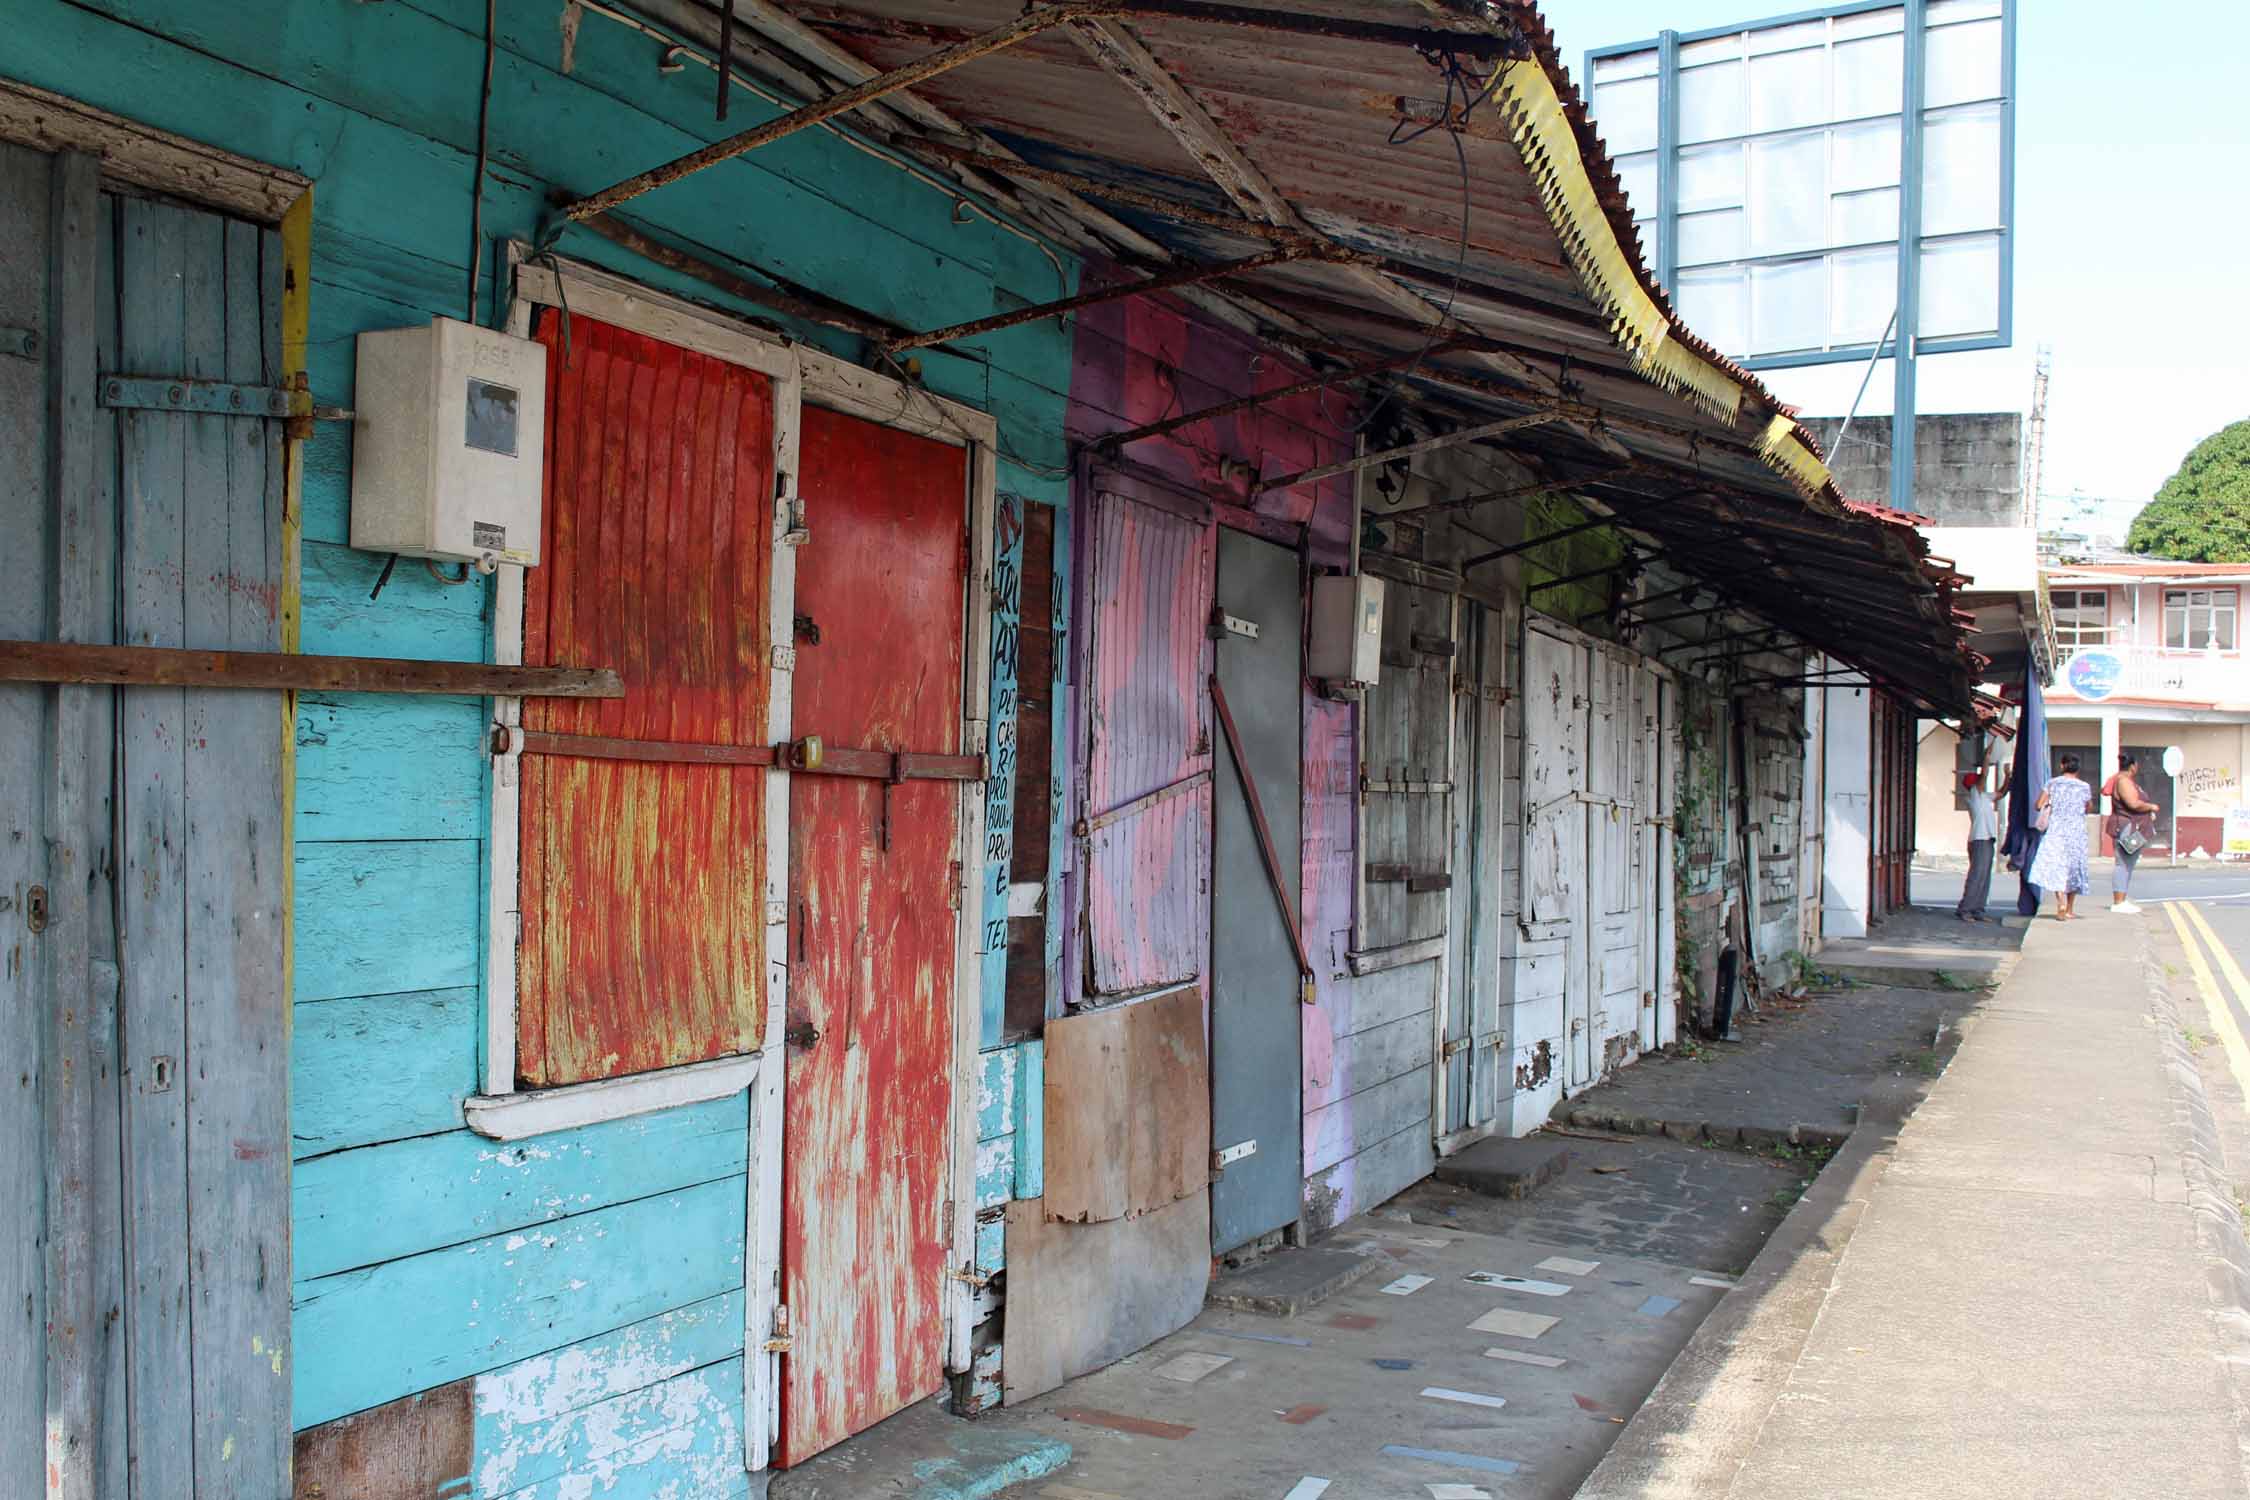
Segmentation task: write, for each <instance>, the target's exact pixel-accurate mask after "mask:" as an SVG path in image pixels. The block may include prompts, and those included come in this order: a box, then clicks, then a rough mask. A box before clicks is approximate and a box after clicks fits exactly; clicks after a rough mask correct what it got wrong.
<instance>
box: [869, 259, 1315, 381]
mask: <svg viewBox="0 0 2250 1500" xmlns="http://www.w3.org/2000/svg"><path fill="white" fill-rule="evenodd" d="M1351 255H1352V252H1350V251H1340V250H1331V249H1328V248H1326V247H1323V246H1321V245H1317V244H1310V243H1302V244H1294V245H1284V246H1280V247H1278V248H1276V249H1272V250H1266V251H1261V252H1260V253H1259V254H1256V255H1250V256H1245V257H1243V258H1242V259H1241V260H1230V261H1224V262H1221V263H1220V264H1218V265H1215V266H1181V267H1178V268H1177V269H1174V270H1170V271H1162V272H1159V273H1158V274H1156V275H1154V276H1148V277H1143V278H1142V279H1141V280H1139V281H1126V282H1119V283H1116V284H1115V285H1112V286H1105V287H1100V288H1098V289H1096V290H1094V291H1091V292H1080V293H1079V294H1078V295H1077V296H1075V297H1063V298H1059V299H1057V300H1056V301H1053V302H1041V303H1038V304H1036V305H1035V306H1032V307H1019V308H1017V309H1016V310H1015V311H1013V312H1004V313H994V314H993V315H992V316H990V317H987V318H971V319H970V320H969V321H968V322H966V323H955V324H953V325H952V326H951V327H948V328H933V329H931V330H930V331H929V332H927V333H910V334H907V335H906V336H905V337H903V338H895V339H890V340H888V341H886V342H885V343H884V345H883V350H884V352H885V353H887V354H898V353H901V352H903V351H905V350H908V349H927V348H928V347H929V346H930V345H932V344H945V343H950V342H952V341H953V340H954V339H965V338H974V337H976V336H977V335H978V334H980V333H997V332H999V331H1000V330H1001V329H1003V328H1014V327H1016V326H1017V325H1018V324H1022V323H1036V322H1039V321H1040V320H1041V319H1043V318H1059V317H1061V316H1063V315H1064V314H1065V313H1073V312H1077V311H1078V310H1079V309H1080V308H1084V307H1096V306H1099V305H1100V304H1102V303H1104V302H1115V301H1117V300H1118V299H1119V298H1120V297H1137V296H1139V295H1141V294H1142V293H1143V292H1163V291H1169V290H1171V289H1172V288H1173V287H1181V286H1194V285H1195V284H1196V283H1198V282H1203V281H1217V280H1221V279H1223V278H1225V277H1228V276H1240V275H1242V274H1243V273H1244V272H1246V271H1256V270H1260V269H1262V268H1264V267H1266V266H1278V265H1282V264H1285V263H1286V262H1289V261H1293V260H1342V259H1348V258H1350V256H1351Z"/></svg>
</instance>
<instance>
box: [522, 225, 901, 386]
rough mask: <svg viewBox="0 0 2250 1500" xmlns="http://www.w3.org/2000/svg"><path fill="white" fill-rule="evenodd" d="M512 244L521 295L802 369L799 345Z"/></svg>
mask: <svg viewBox="0 0 2250 1500" xmlns="http://www.w3.org/2000/svg"><path fill="white" fill-rule="evenodd" d="M509 248H510V250H511V252H516V253H521V254H522V256H523V258H522V260H521V261H520V263H519V264H518V265H517V268H516V295H517V297H519V298H522V299H526V300H528V301H532V302H536V303H539V304H540V305H541V306H543V307H555V308H564V309H566V310H567V311H569V312H570V313H572V314H574V315H575V314H583V315H584V316H586V317H589V318H593V319H595V320H597V321H599V322H603V323H613V324H615V325H616V326H618V327H619V328H630V329H632V330H633V331H634V332H635V333H640V334H646V335H647V336H648V337H650V338H652V339H661V340H663V341H664V342H665V343H667V344H677V345H678V346H679V347H680V348H682V349H692V350H693V351H695V352H696V353H697V354H708V355H710V356H711V357H712V358H713V359H723V360H725V361H727V362H728V363H729V364H737V365H741V366H742V367H743V368H745V369H750V370H756V371H757V372H758V373H760V374H761V375H771V376H772V377H773V378H774V379H776V380H785V379H791V378H794V377H795V376H796V375H797V373H798V370H797V350H796V347H795V346H794V345H792V344H790V343H788V342H787V341H786V340H783V339H780V338H777V337H775V336H774V335H772V334H768V333H766V332H764V331H763V330H760V329H757V328H754V327H752V326H750V325H749V324H747V323H743V322H739V321H737V320H736V319H733V318H730V317H728V316H726V315H725V314H724V313H718V312H713V311H712V310H711V309H709V308H706V307H698V306H697V305H696V304H694V303H693V302H688V301H684V300H682V299H681V298H678V297H669V296H666V295H665V294H664V293H662V292H658V291H653V290H651V289H650V288H648V287H645V286H642V285H640V284H639V283H638V282H634V281H630V280H627V279H626V278H625V277H623V276H619V275H617V274H616V273H615V272H612V271H604V270H602V269H600V268H599V267H597V266H590V265H587V264H585V263H584V262H582V261H574V260H566V259H564V258H562V257H560V256H544V255H543V256H541V257H539V258H538V259H537V260H533V259H531V258H530V255H529V252H528V249H527V248H526V247H523V246H522V245H521V244H520V243H517V244H511V246H510V247H509ZM558 271H559V274H558ZM894 399H895V398H894Z"/></svg>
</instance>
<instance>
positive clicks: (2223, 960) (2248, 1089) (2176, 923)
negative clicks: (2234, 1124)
mask: <svg viewBox="0 0 2250 1500" xmlns="http://www.w3.org/2000/svg"><path fill="white" fill-rule="evenodd" d="M2164 910H2165V912H2166V913H2167V914H2168V915H2169V916H2170V917H2171V918H2172V926H2173V928H2174V929H2175V930H2176V931H2177V932H2178V933H2179V935H2180V944H2181V946H2183V947H2184V948H2186V949H2187V956H2188V965H2189V967H2190V968H2192V969H2194V971H2195V983H2196V988H2197V989H2199V990H2201V991H2202V992H2203V1008H2204V1010H2205V1011H2207V1012H2208V1013H2209V1014H2210V1017H2211V1029H2212V1030H2213V1031H2215V1032H2217V1033H2218V1036H2219V1041H2220V1043H2221V1045H2223V1046H2224V1047H2225V1048H2226V1053H2227V1066H2228V1067H2229V1068H2231V1069H2233V1070H2234V1083H2235V1087H2236V1088H2238V1089H2240V1090H2242V1096H2243V1098H2245V1099H2250V1044H2245V1043H2244V1041H2243V1039H2242V1028H2241V1027H2239V1026H2237V1025H2235V1023H2234V1011H2233V1009H2232V1007H2230V1006H2229V1005H2228V1004H2227V1002H2226V997H2225V996H2224V995H2222V994H2220V993H2219V986H2218V985H2217V983H2216V982H2214V981H2213V980H2212V978H2211V969H2210V966H2209V965H2207V964H2205V963H2204V961H2203V952H2202V950H2201V949H2199V948H2198V947H2197V946H2196V944H2195V937H2194V934H2193V933H2191V932H2189V930H2188V927H2189V924H2190V923H2191V922H2192V923H2193V924H2194V926H2195V928H2196V930H2197V931H2200V932H2201V933H2202V934H2203V940H2204V941H2205V942H2207V943H2209V944H2210V945H2211V953H2212V956H2213V957H2214V958H2216V959H2217V960H2218V962H2219V968H2220V969H2221V971H2223V972H2224V973H2225V974H2226V976H2227V983H2228V984H2230V985H2232V986H2234V992H2235V994H2237V995H2239V996H2241V997H2242V1001H2243V1003H2244V1004H2246V1005H2250V978H2245V977H2243V973H2242V966H2241V965H2240V964H2237V963H2236V962H2235V961H2234V955H2233V954H2231V953H2229V952H2227V950H2226V945H2225V944H2224V943H2222V942H2220V941H2219V935H2218V934H2217V933H2215V932H2213V931H2212V930H2211V924H2210V923H2209V922H2206V921H2205V920H2203V913H2201V912H2199V911H2197V910H2196V909H2195V908H2194V907H2192V906H2189V905H2187V904H2186V903H2184V902H2179V901H2167V902H2165V903H2164ZM2183 911H2184V912H2186V913H2187V915H2186V916H2185V917H2182V916H2181V915H2180V914H2181V912H2183Z"/></svg>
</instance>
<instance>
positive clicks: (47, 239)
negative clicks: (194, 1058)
mask: <svg viewBox="0 0 2250 1500" xmlns="http://www.w3.org/2000/svg"><path fill="white" fill-rule="evenodd" d="M49 171H50V164H49V159H48V158H46V157H44V156H41V155H38V154H36V153H34V152H30V151H25V150H22V149H20V148H17V147H14V146H0V323H5V324H6V325H8V326H9V327H13V328H28V329H32V330H34V331H37V332H38V333H40V334H41V335H42V336H43V337H44V335H45V334H46V332H47V328H48V267H49V259H50V256H51V254H52V251H53V240H52V236H51V234H50V231H49V225H48V213H49V207H50V193H51V187H50V183H49ZM46 342H47V343H48V345H49V347H50V348H51V347H52V343H53V341H52V340H51V339H48V340H46ZM47 384H48V374H47V370H46V366H45V362H44V361H34V360H26V359H0V435H5V439H6V441H7V444H8V448H9V451H10V453H11V455H12V457H11V461H10V462H8V463H6V464H0V535H4V536H7V537H8V538H10V539H11V540H10V545H9V546H8V547H6V548H5V549H4V550H0V631H4V632H8V633H11V634H21V635H38V634H43V633H45V631H46V630H47V628H48V619H47V609H48V602H49V600H50V598H51V597H52V593H53V584H52V573H53V563H54V557H53V551H52V549H53V542H54V535H53V528H52V526H51V525H50V521H49V509H48V506H49V488H48V484H49V474H48V465H49V463H50V461H51V455H50V453H49V447H48V440H47V433H46V432H45V431H44V428H45V423H46V412H47ZM45 696H46V695H45V693H44V692H42V691H41V690H40V689H38V688H34V687H0V1056H4V1057H8V1058H11V1059H15V1060H16V1065H15V1066H14V1067H12V1068H10V1069H8V1071H7V1073H6V1075H4V1076H0V1202H6V1203H10V1204H15V1205H18V1208H17V1211H16V1213H15V1214H14V1215H13V1221H12V1225H11V1228H10V1230H9V1232H8V1235H7V1238H6V1239H5V1241H0V1330H4V1331H0V1342H4V1343H5V1344H6V1346H7V1347H8V1348H10V1349H11V1350H13V1351H15V1352H14V1354H13V1355H12V1357H9V1358H5V1359H0V1490H5V1491H7V1492H9V1493H11V1494H25V1495H34V1494H38V1493H40V1492H41V1491H42V1489H43V1488H44V1487H45V1485H46V1482H47V1481H46V1469H45V1465H46V1414H47V1354H46V1339H45V1337H44V1332H45V1328H46V1322H47V1276H46V1257H45V1254H44V1253H43V1250H44V1246H45V1244H46V1233H47V1222H43V1221H42V1215H41V1210H40V1205H42V1204H44V1203H45V1201H46V1193H47V1141H46V1137H47V1125H46V1119H45V1115H44V1101H45V1099H46V1084H45V1075H46V1072H47V1058H46V1050H47V1049H46V1027H45V1025H44V1024H43V1021H42V1017H43V1015H44V1014H45V1012H46V1010H47V1005H48V999H49V993H50V992H49V988H48V981H47V977H46V974H45V973H44V972H43V966H42V965H41V963H40V961H39V952H38V945H37V944H35V943H34V942H33V940H32V936H31V933H30V932H29V931H28V930H27V929H26V927H25V925H24V920H23V912H24V905H25V903H26V902H27V900H28V899H29V897H30V891H31V888H32V887H33V886H44V885H46V884H47V883H48V875H47V837H46V831H47V785H46V774H45V771H46V751H45V746H44V745H43V744H42V739H43V737H44V730H45V725H44V720H45V703H44V702H43V700H44V698H45ZM91 1149H92V1148H91V1144H90V1143H89V1146H88V1152H89V1155H90V1153H91ZM48 1222H51V1220H50V1221H48Z"/></svg>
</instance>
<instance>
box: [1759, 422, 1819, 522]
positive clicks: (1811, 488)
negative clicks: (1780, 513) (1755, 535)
mask: <svg viewBox="0 0 2250 1500" xmlns="http://www.w3.org/2000/svg"><path fill="white" fill-rule="evenodd" d="M1758 456H1759V457H1760V458H1762V459H1764V460H1765V461H1766V462H1767V463H1768V464H1770V465H1772V466H1773V467H1774V468H1775V469H1777V470H1779V471H1780V472H1781V473H1782V474H1783V475H1784V476H1786V477H1787V478H1788V480H1789V482H1790V483H1791V484H1793V485H1795V486H1796V487H1797V490H1798V492H1799V493H1800V494H1802V495H1803V496H1804V497H1805V498H1806V499H1807V500H1810V501H1812V502H1814V503H1815V504H1816V505H1818V506H1819V507H1820V508H1821V509H1822V510H1832V509H1834V507H1833V506H1831V505H1830V504H1828V503H1827V495H1826V490H1827V487H1828V485H1829V484H1830V483H1832V482H1833V479H1834V476H1833V475H1831V474H1830V473H1829V472H1828V465H1826V464H1824V463H1822V462H1821V461H1820V460H1819V459H1817V458H1815V457H1813V452H1812V450H1811V449H1810V448H1808V447H1806V446H1805V440H1804V439H1803V438H1802V437H1800V436H1799V435H1798V433H1797V419H1796V418H1795V417H1792V416H1790V415H1789V414H1788V413H1786V412H1776V413H1774V418H1773V420H1772V421H1771V422H1768V423H1767V424H1766V430H1765V431H1764V432H1763V433H1760V434H1759V436H1758Z"/></svg>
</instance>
